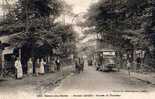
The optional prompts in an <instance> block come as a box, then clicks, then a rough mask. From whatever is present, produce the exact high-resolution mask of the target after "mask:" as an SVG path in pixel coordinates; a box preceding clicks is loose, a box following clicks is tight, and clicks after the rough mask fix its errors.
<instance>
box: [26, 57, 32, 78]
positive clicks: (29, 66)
mask: <svg viewBox="0 0 155 99" xmlns="http://www.w3.org/2000/svg"><path fill="white" fill-rule="evenodd" d="M27 73H28V75H32V73H33V62H32V59H31V58H30V59H29V61H28V71H27Z"/></svg>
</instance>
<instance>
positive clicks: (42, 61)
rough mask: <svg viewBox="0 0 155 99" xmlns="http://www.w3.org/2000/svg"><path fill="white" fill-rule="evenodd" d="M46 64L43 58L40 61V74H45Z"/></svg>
mask: <svg viewBox="0 0 155 99" xmlns="http://www.w3.org/2000/svg"><path fill="white" fill-rule="evenodd" d="M44 65H45V62H44V60H43V59H41V62H40V72H39V73H40V74H44V73H45V69H44Z"/></svg>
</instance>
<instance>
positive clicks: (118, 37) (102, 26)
mask: <svg viewBox="0 0 155 99" xmlns="http://www.w3.org/2000/svg"><path fill="white" fill-rule="evenodd" d="M88 16H89V17H88V22H87V23H88V26H89V27H94V26H95V31H96V33H99V34H100V35H101V36H102V40H104V41H105V42H107V43H110V44H112V45H113V46H115V47H118V48H121V49H126V48H133V47H142V46H143V47H146V46H148V44H149V43H146V42H149V41H148V38H146V32H147V29H146V28H147V27H148V26H147V25H146V23H147V22H148V21H149V17H150V16H151V4H150V1H149V0H100V1H99V2H98V3H96V4H94V5H92V6H91V8H90V9H89V13H88Z"/></svg>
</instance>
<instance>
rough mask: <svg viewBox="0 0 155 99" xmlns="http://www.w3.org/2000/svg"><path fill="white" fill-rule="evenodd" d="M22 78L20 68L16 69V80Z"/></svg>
mask: <svg viewBox="0 0 155 99" xmlns="http://www.w3.org/2000/svg"><path fill="white" fill-rule="evenodd" d="M22 77H23V70H22V68H17V78H18V79H20V78H22Z"/></svg>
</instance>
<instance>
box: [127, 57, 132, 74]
mask: <svg viewBox="0 0 155 99" xmlns="http://www.w3.org/2000/svg"><path fill="white" fill-rule="evenodd" d="M127 69H128V74H129V76H130V70H131V63H130V61H129V60H127Z"/></svg>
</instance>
